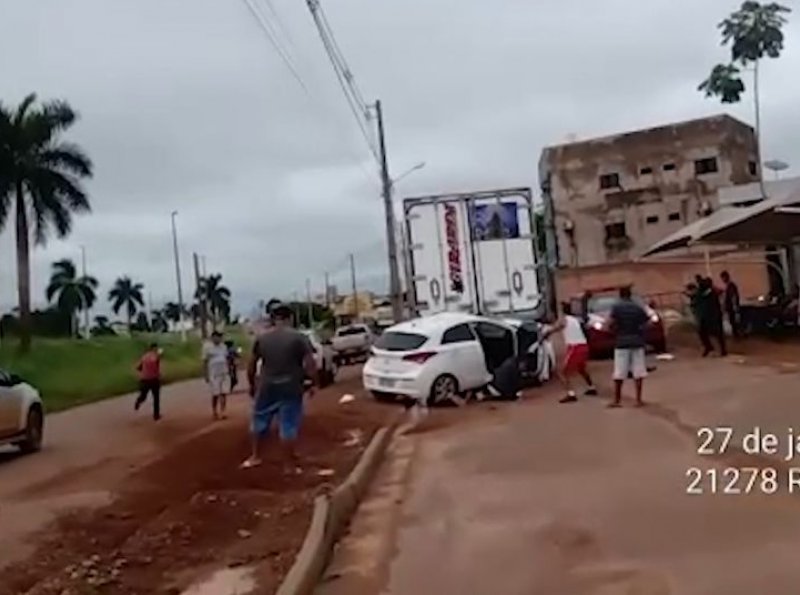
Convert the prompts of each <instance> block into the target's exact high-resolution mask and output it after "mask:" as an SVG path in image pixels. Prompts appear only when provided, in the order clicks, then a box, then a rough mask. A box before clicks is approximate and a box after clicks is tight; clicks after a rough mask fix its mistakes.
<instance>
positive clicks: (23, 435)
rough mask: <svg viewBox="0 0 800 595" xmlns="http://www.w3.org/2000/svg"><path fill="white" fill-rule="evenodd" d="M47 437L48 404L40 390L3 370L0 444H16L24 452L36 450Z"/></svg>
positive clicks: (0, 403)
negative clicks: (46, 412)
mask: <svg viewBox="0 0 800 595" xmlns="http://www.w3.org/2000/svg"><path fill="white" fill-rule="evenodd" d="M43 437H44V405H43V404H42V398H41V396H40V395H39V391H38V390H36V389H35V388H34V387H32V386H31V385H30V384H28V383H27V382H25V381H24V380H22V378H20V377H19V376H17V375H15V374H11V373H10V372H7V371H5V370H2V369H0V446H2V445H6V444H12V445H14V446H17V447H18V448H20V450H22V451H23V452H26V453H29V452H36V451H38V450H39V449H41V447H42V439H43Z"/></svg>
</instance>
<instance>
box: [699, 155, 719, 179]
mask: <svg viewBox="0 0 800 595" xmlns="http://www.w3.org/2000/svg"><path fill="white" fill-rule="evenodd" d="M718 171H719V167H718V166H717V158H716V157H707V158H706V159H696V160H695V162H694V173H695V175H697V176H702V175H703V174H715V173H717V172H718Z"/></svg>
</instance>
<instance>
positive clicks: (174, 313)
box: [164, 302, 186, 324]
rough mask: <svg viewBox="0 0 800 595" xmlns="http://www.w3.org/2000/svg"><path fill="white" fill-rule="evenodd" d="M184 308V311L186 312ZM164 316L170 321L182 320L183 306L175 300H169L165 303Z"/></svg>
mask: <svg viewBox="0 0 800 595" xmlns="http://www.w3.org/2000/svg"><path fill="white" fill-rule="evenodd" d="M185 310H186V309H185V308H184V313H185ZM164 316H165V318H166V319H167V320H169V321H170V322H174V323H176V324H177V323H178V322H180V320H181V307H180V305H179V304H176V303H175V302H167V303H166V304H164Z"/></svg>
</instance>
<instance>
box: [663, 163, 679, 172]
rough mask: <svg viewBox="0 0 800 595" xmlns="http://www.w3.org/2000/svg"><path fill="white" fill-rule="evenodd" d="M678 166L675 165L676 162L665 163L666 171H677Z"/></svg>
mask: <svg viewBox="0 0 800 595" xmlns="http://www.w3.org/2000/svg"><path fill="white" fill-rule="evenodd" d="M676 169H677V168H676V167H675V164H674V163H665V164H664V171H675V170H676Z"/></svg>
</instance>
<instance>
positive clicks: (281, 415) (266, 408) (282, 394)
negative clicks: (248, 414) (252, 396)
mask: <svg viewBox="0 0 800 595" xmlns="http://www.w3.org/2000/svg"><path fill="white" fill-rule="evenodd" d="M276 417H277V418H278V433H279V435H280V437H281V440H296V439H297V435H298V434H299V432H300V422H301V421H302V420H303V395H302V394H301V393H300V394H298V393H294V392H292V391H284V390H282V389H275V388H268V389H266V390H264V389H262V392H261V394H259V395H258V398H257V399H256V403H255V405H254V406H253V419H252V421H251V430H252V432H253V434H255V435H257V436H263V435H265V434H266V433H268V432H269V429H270V427H271V426H272V420H273V419H274V418H276Z"/></svg>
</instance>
